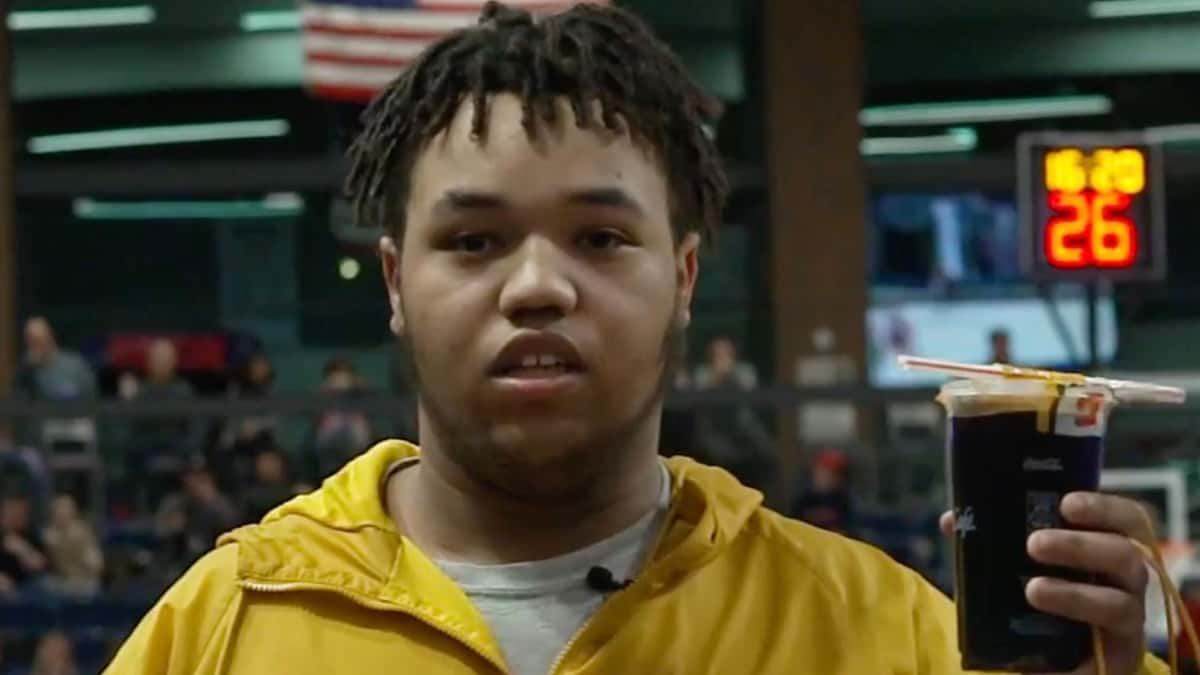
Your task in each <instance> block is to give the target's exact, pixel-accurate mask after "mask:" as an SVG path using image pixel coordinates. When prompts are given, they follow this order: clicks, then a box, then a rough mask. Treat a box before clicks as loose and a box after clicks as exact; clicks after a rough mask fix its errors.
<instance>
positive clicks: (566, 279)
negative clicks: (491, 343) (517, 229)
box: [500, 237, 579, 327]
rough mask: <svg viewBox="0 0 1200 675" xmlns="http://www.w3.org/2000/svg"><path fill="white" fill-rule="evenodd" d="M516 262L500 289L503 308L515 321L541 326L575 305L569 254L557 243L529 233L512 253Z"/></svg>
mask: <svg viewBox="0 0 1200 675" xmlns="http://www.w3.org/2000/svg"><path fill="white" fill-rule="evenodd" d="M512 255H513V261H512V262H513V264H512V266H511V267H510V272H509V274H508V277H507V278H506V279H505V281H504V288H503V289H501V291H500V311H501V312H502V313H503V314H504V315H505V316H507V317H508V318H509V320H510V321H511V322H512V323H513V324H516V325H521V326H526V327H538V326H540V325H543V324H546V323H549V322H552V321H555V320H557V319H560V318H562V317H563V316H566V315H567V314H569V313H570V312H571V311H572V310H574V309H575V304H576V302H578V300H579V296H578V293H577V292H576V288H575V284H574V282H573V281H572V279H571V277H570V274H569V269H570V260H571V258H570V255H569V254H568V253H567V252H566V251H563V250H562V249H561V248H560V247H559V246H558V244H556V243H555V242H553V241H550V240H548V239H545V238H542V237H529V238H528V239H526V240H525V241H524V242H522V244H521V246H520V247H519V248H518V249H517V250H516V251H515V252H514V253H513V254H512Z"/></svg>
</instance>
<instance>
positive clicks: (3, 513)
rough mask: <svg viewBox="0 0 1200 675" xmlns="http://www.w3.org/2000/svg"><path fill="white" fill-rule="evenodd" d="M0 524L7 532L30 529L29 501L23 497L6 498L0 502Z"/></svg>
mask: <svg viewBox="0 0 1200 675" xmlns="http://www.w3.org/2000/svg"><path fill="white" fill-rule="evenodd" d="M0 526H3V529H4V531H5V532H25V531H26V530H27V529H29V502H28V501H27V500H25V499H24V498H21V497H8V498H6V499H5V500H4V501H3V503H0Z"/></svg>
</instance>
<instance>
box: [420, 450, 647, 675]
mask: <svg viewBox="0 0 1200 675" xmlns="http://www.w3.org/2000/svg"><path fill="white" fill-rule="evenodd" d="M662 474H663V478H662V488H661V491H660V495H659V501H658V505H657V508H655V509H653V510H651V511H650V512H649V513H647V514H646V515H645V516H643V517H642V518H641V519H640V520H638V521H637V522H636V523H634V524H633V525H631V526H630V527H628V528H626V529H625V530H623V531H621V532H618V533H617V534H615V535H613V536H611V537H609V538H607V539H605V540H603V541H599V542H597V543H595V544H592V545H590V546H588V547H586V548H582V549H579V550H578V551H573V552H571V553H567V554H566V555H561V556H558V557H556V558H548V559H546V560H538V561H534V562H521V563H510V564H506V565H473V564H470V563H461V562H451V561H445V560H435V561H434V562H436V563H437V565H438V566H439V567H440V568H441V569H442V571H444V572H445V573H446V574H447V575H448V576H449V577H450V578H451V579H454V581H455V582H457V583H458V585H459V586H460V587H462V589H463V590H464V591H465V592H466V594H467V597H469V598H470V599H471V601H472V602H473V603H475V606H476V608H478V609H479V612H480V614H482V615H483V617H484V619H486V620H487V622H488V626H489V627H490V628H491V629H492V633H493V634H494V635H495V636H496V639H497V640H499V642H500V648H501V649H502V650H503V652H504V655H505V658H506V660H507V661H508V666H509V670H510V671H511V672H512V673H513V674H514V675H546V674H547V673H549V672H550V668H551V666H553V665H554V661H555V660H556V659H557V658H558V655H559V653H560V652H562V650H563V649H564V648H565V647H566V645H567V642H568V641H570V639H571V637H572V636H574V635H575V633H576V632H577V631H578V630H579V629H580V628H581V627H582V626H583V624H584V622H585V621H587V620H588V618H589V617H591V615H592V614H593V613H594V612H595V611H596V610H597V609H598V608H599V607H600V605H601V603H603V602H604V598H605V593H603V592H601V591H598V590H595V589H593V588H590V587H589V586H588V585H587V575H588V571H589V570H590V569H591V568H592V567H594V566H599V567H604V568H607V569H608V570H610V571H611V572H612V574H613V579H615V580H617V581H618V582H620V581H624V580H626V579H632V578H633V577H634V576H635V575H636V574H637V572H638V571H639V570H640V568H641V565H642V562H643V558H644V556H645V555H646V554H647V553H648V550H649V548H650V546H651V545H652V543H653V541H654V538H655V536H656V535H657V533H658V530H659V527H660V525H661V522H662V519H663V516H664V515H665V514H666V512H667V508H668V505H669V503H670V499H671V479H670V474H669V473H668V472H667V468H666V466H665V465H664V466H662Z"/></svg>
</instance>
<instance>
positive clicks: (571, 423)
mask: <svg viewBox="0 0 1200 675" xmlns="http://www.w3.org/2000/svg"><path fill="white" fill-rule="evenodd" d="M715 110H716V105H715V104H714V103H713V102H712V101H711V100H710V99H709V98H708V97H707V96H705V95H704V94H703V93H702V92H701V91H700V90H699V89H698V88H696V87H695V85H693V84H692V83H691V82H690V81H688V79H687V77H686V75H685V73H684V71H683V67H682V66H681V65H680V63H679V61H678V60H677V59H676V58H675V57H674V56H672V55H671V54H670V52H668V51H667V49H666V48H665V47H663V46H662V45H661V44H659V43H658V42H657V41H655V40H654V38H653V37H651V35H650V34H649V32H648V30H647V29H646V28H645V27H644V26H643V25H642V24H641V23H640V22H639V21H637V20H636V19H635V18H633V17H632V16H631V15H629V14H627V13H625V12H622V11H620V10H615V9H608V8H601V7H595V6H589V5H581V6H578V7H576V8H574V9H572V10H570V11H568V12H565V13H563V14H560V15H556V16H553V17H549V18H547V19H545V20H543V21H541V22H540V23H538V22H534V21H533V20H532V19H531V18H530V17H529V15H528V14H526V13H524V12H521V11H517V10H511V9H507V8H504V7H501V6H499V5H496V4H495V3H489V5H488V6H487V7H486V8H485V10H484V14H483V18H482V19H481V23H480V25H479V26H478V27H475V28H472V29H470V30H467V31H463V32H460V33H458V34H456V35H454V36H452V37H450V38H449V39H448V40H446V41H444V42H442V43H439V44H438V45H435V46H434V47H432V48H431V49H430V50H429V51H428V52H427V53H426V54H425V55H423V56H422V57H421V58H420V59H418V61H417V62H416V63H415V64H414V65H413V66H411V67H410V68H409V70H407V71H406V72H405V73H404V74H403V75H402V76H401V77H400V78H399V79H398V80H397V81H396V82H395V83H393V85H392V86H391V87H389V88H388V89H387V90H386V91H385V92H383V93H382V94H381V95H380V97H379V98H378V99H377V100H376V102H375V103H374V104H372V106H371V107H370V108H369V109H368V111H367V112H366V114H365V116H364V132H363V135H362V136H361V137H360V138H359V139H358V140H357V141H356V142H355V145H354V146H353V148H352V150H351V155H352V159H353V168H352V171H351V176H350V180H349V184H348V186H349V189H350V191H351V193H352V195H353V197H354V199H355V202H356V204H357V205H358V208H359V213H360V215H361V216H363V217H365V218H366V219H368V220H370V221H372V222H374V223H376V224H378V225H381V226H383V227H384V229H385V231H386V232H387V233H388V234H389V236H387V237H385V238H384V240H383V242H382V243H381V252H382V254H383V259H384V274H385V281H386V283H387V285H388V291H389V296H390V300H391V310H392V321H391V325H392V329H393V331H394V332H395V333H396V334H397V335H398V336H400V337H401V338H402V339H403V340H405V341H406V342H407V344H408V346H409V348H410V351H411V356H412V360H413V364H412V365H413V367H414V375H415V376H416V379H417V383H418V386H419V387H420V393H421V416H422V420H421V421H422V443H425V444H427V445H436V446H438V447H439V448H440V449H442V450H443V451H444V452H445V454H446V455H447V456H449V457H450V458H451V459H452V460H453V461H454V462H455V463H456V464H457V465H458V466H460V467H461V468H462V469H464V470H465V471H467V472H468V473H469V474H471V475H472V476H473V477H474V478H475V479H477V480H481V481H483V482H486V483H488V484H491V485H493V486H495V487H497V488H499V489H502V490H505V491H507V492H510V493H511V494H514V495H517V496H522V497H529V498H551V499H552V498H554V497H555V496H558V495H564V494H570V493H573V492H578V491H579V490H580V489H583V488H584V487H585V486H586V485H587V484H588V482H589V481H590V479H591V478H593V477H595V476H596V475H598V473H599V472H600V471H602V470H604V469H605V468H606V467H612V466H618V465H620V464H621V463H622V461H623V460H625V459H627V458H626V457H623V456H622V451H623V450H624V449H625V448H627V447H629V446H631V445H637V444H638V443H640V444H641V445H646V444H651V445H652V444H654V443H656V440H657V427H658V412H659V410H660V408H661V400H662V390H663V386H662V385H663V380H664V374H665V372H666V369H667V368H668V365H669V361H670V359H671V355H672V354H673V352H674V351H675V350H676V349H677V348H678V343H679V338H680V335H681V334H682V331H683V330H684V328H685V327H686V325H687V323H688V321H689V320H690V314H689V312H690V309H689V305H690V302H691V295H692V289H693V286H694V283H695V280H696V274H697V267H696V250H697V247H698V244H699V240H700V234H701V233H708V232H711V231H712V230H713V229H715V227H716V226H717V223H718V219H719V217H720V213H721V207H722V204H723V201H724V197H725V192H726V185H725V178H724V175H723V173H722V171H721V168H720V163H719V156H718V153H717V150H716V148H715V146H714V145H713V143H712V141H711V140H710V139H709V137H708V136H707V135H706V133H705V131H704V129H703V126H702V125H703V123H705V122H706V121H708V120H709V119H710V118H711V116H712V114H713V113H714V112H715Z"/></svg>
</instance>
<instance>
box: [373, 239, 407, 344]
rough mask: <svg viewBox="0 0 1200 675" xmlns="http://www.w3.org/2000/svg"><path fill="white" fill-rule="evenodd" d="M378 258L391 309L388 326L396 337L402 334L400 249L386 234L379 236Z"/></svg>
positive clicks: (402, 306)
mask: <svg viewBox="0 0 1200 675" xmlns="http://www.w3.org/2000/svg"><path fill="white" fill-rule="evenodd" d="M379 259H380V261H382V263H383V283H384V285H385V286H387V292H388V305H389V306H390V308H391V310H392V314H391V319H390V320H389V322H388V326H389V327H390V328H391V329H392V333H393V334H394V335H395V336H396V337H400V336H401V335H404V328H405V325H404V303H403V302H401V301H400V251H399V250H398V249H397V248H396V241H395V240H394V239H392V238H391V237H388V236H383V237H380V238H379Z"/></svg>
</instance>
